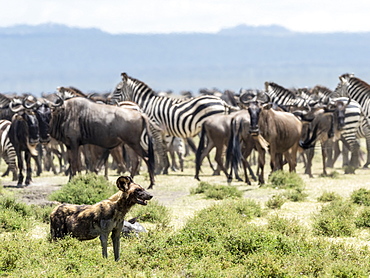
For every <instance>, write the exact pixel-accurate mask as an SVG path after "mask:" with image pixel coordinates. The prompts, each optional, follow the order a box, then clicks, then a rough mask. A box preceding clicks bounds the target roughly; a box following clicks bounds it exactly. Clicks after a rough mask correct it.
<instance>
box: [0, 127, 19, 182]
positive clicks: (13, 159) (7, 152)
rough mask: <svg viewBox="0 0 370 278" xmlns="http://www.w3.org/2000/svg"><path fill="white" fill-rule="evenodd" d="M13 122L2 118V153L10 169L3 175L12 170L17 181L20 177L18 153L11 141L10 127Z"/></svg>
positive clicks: (0, 132)
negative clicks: (18, 172)
mask: <svg viewBox="0 0 370 278" xmlns="http://www.w3.org/2000/svg"><path fill="white" fill-rule="evenodd" d="M11 124H12V122H11V121H8V120H0V140H1V144H0V154H1V157H2V158H3V159H4V161H5V163H6V164H7V165H8V169H7V170H6V172H5V173H4V174H3V176H5V175H6V174H7V173H8V172H9V171H11V172H12V174H13V181H16V180H17V179H18V174H17V171H18V169H17V154H16V153H15V149H14V147H13V144H12V143H11V142H10V139H9V129H10V126H11Z"/></svg>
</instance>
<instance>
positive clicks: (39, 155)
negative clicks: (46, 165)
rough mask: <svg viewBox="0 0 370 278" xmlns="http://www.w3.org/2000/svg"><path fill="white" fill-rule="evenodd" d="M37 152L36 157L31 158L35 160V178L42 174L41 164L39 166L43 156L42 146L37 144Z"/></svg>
mask: <svg viewBox="0 0 370 278" xmlns="http://www.w3.org/2000/svg"><path fill="white" fill-rule="evenodd" d="M36 149H37V152H38V155H37V156H32V158H33V159H34V160H35V162H36V176H38V177H39V176H40V175H41V173H42V164H41V160H42V156H43V148H42V145H41V144H38V145H37V147H36Z"/></svg>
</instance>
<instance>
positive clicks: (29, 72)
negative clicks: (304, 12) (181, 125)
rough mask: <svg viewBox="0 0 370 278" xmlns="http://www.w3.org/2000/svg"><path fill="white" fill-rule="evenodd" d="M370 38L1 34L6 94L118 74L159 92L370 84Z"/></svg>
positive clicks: (111, 80) (286, 33) (236, 33)
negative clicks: (269, 84)
mask: <svg viewBox="0 0 370 278" xmlns="http://www.w3.org/2000/svg"><path fill="white" fill-rule="evenodd" d="M369 45H370V33H330V34H315V33H298V32H293V31H290V30H287V29H285V28H283V27H281V26H262V27H253V26H245V25H240V26H236V27H234V28H225V29H222V30H220V32H218V33H216V34H205V33H184V34H183V33H176V34H120V35H111V34H108V33H105V32H103V31H100V30H98V29H93V28H92V29H81V28H72V27H67V26H64V25H58V24H43V25H38V26H27V25H20V26H13V27H7V28H0V84H1V85H0V92H14V91H15V92H19V93H21V92H33V93H41V92H52V91H54V90H55V88H56V87H58V86H75V87H77V88H80V89H81V90H83V91H107V90H112V89H113V88H114V86H115V85H116V84H117V83H118V82H119V81H120V73H121V72H127V73H128V75H130V76H132V77H135V78H137V79H139V80H142V81H144V82H145V83H147V84H148V85H149V86H150V87H152V88H153V89H155V90H167V89H172V90H173V91H174V92H179V91H180V90H192V91H193V92H197V91H198V90H199V89H200V88H205V87H207V88H213V87H217V88H220V89H232V90H239V89H240V88H241V87H244V88H263V83H264V82H265V81H274V82H276V83H278V84H281V85H282V86H285V87H292V86H298V87H304V86H314V85H316V84H321V85H325V86H328V87H331V88H333V87H334V86H335V85H336V84H337V82H338V76H339V75H340V74H342V73H345V72H354V73H355V74H356V76H358V77H360V78H363V79H364V80H365V81H366V80H369V81H370V69H369V66H368V65H369V62H370V55H369V47H368V46H369Z"/></svg>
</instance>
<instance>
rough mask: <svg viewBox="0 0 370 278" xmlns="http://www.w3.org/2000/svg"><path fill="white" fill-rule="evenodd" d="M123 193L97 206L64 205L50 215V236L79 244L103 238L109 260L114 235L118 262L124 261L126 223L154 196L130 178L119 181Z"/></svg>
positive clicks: (103, 247) (104, 254)
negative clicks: (122, 239) (135, 208)
mask: <svg viewBox="0 0 370 278" xmlns="http://www.w3.org/2000/svg"><path fill="white" fill-rule="evenodd" d="M116 184H117V187H118V189H119V191H118V192H117V193H116V194H114V195H112V196H111V197H110V198H109V199H107V200H103V201H101V202H99V203H96V204H94V205H71V204H61V205H59V206H58V207H56V208H55V209H54V210H53V212H52V213H51V214H50V234H51V237H52V239H53V240H56V239H58V238H63V237H65V236H66V235H71V236H72V237H75V238H77V239H79V240H90V239H94V238H96V237H98V236H99V237H100V242H101V246H102V253H103V257H105V258H107V257H108V251H107V241H108V236H109V234H110V233H112V234H111V237H112V241H113V250H114V259H115V260H116V261H118V260H119V257H120V236H121V231H122V227H123V220H124V217H125V215H126V214H127V212H128V211H129V210H130V209H131V207H132V206H133V205H135V204H140V205H144V206H145V205H146V204H147V201H148V200H150V199H151V198H152V197H153V196H152V195H151V194H150V193H148V192H147V191H145V190H144V188H142V187H141V186H140V185H139V184H137V183H135V182H134V181H133V180H132V178H131V177H129V176H121V177H119V178H118V179H117V181H116Z"/></svg>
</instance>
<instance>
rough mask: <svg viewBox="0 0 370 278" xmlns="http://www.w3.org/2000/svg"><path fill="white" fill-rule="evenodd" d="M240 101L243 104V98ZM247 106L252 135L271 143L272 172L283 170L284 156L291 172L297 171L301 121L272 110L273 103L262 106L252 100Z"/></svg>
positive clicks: (288, 114) (290, 114)
mask: <svg viewBox="0 0 370 278" xmlns="http://www.w3.org/2000/svg"><path fill="white" fill-rule="evenodd" d="M240 100H241V101H242V102H243V99H242V98H241V99H240ZM245 104H247V105H248V111H249V113H250V117H251V126H250V132H251V134H252V135H253V134H255V135H256V134H261V135H262V137H263V138H264V139H265V140H266V141H267V142H268V143H269V152H270V157H271V167H272V171H276V170H281V169H282V168H283V165H282V158H283V155H284V157H285V158H286V160H287V161H288V164H289V171H290V172H292V171H295V168H296V164H297V151H298V148H299V145H298V143H299V140H300V137H301V133H302V123H301V121H300V120H299V119H298V118H297V117H296V116H294V115H293V114H292V113H289V112H282V111H276V110H274V109H272V104H271V103H268V104H264V105H261V102H260V101H257V100H252V101H248V102H247V103H245ZM261 170H262V171H263V169H261Z"/></svg>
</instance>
